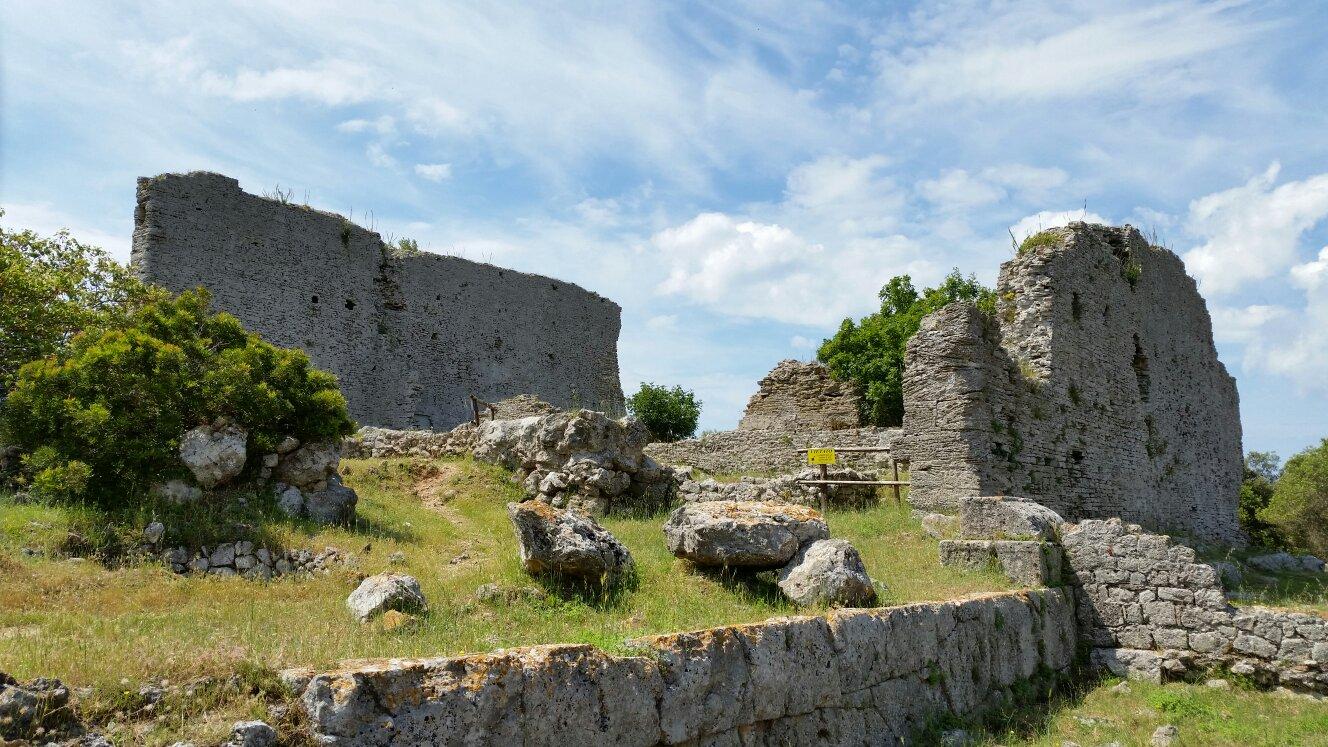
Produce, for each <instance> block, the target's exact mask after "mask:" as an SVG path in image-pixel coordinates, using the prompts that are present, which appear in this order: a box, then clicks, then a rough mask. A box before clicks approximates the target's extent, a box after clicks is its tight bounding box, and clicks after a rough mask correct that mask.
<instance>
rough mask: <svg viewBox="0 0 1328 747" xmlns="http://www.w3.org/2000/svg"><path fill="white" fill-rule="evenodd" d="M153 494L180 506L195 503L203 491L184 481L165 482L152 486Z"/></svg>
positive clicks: (201, 496) (200, 497)
mask: <svg viewBox="0 0 1328 747" xmlns="http://www.w3.org/2000/svg"><path fill="white" fill-rule="evenodd" d="M152 492H153V494H155V495H157V496H159V497H161V498H165V499H166V500H168V501H170V502H171V503H175V504H178V505H181V506H185V505H189V504H191V503H197V502H198V501H199V500H201V499H202V498H203V491H202V490H201V489H199V488H197V487H195V486H193V485H190V484H189V483H187V482H185V481H184V480H167V481H166V482H164V483H158V484H156V485H153V486H152Z"/></svg>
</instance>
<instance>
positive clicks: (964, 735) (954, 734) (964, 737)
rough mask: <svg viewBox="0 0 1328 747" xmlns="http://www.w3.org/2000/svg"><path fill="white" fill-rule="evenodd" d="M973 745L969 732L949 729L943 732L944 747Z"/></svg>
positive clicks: (942, 742) (942, 741) (942, 743)
mask: <svg viewBox="0 0 1328 747" xmlns="http://www.w3.org/2000/svg"><path fill="white" fill-rule="evenodd" d="M970 744H972V740H971V739H969V736H968V732H966V731H964V730H963V729H949V730H947V731H943V732H941V745H942V747H967V746H968V745H970Z"/></svg>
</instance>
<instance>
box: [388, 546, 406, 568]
mask: <svg viewBox="0 0 1328 747" xmlns="http://www.w3.org/2000/svg"><path fill="white" fill-rule="evenodd" d="M387 562H389V563H391V564H392V565H404V564H405V562H406V553H404V552H401V551H400V550H397V551H396V552H394V553H392V554H391V555H388V556H387Z"/></svg>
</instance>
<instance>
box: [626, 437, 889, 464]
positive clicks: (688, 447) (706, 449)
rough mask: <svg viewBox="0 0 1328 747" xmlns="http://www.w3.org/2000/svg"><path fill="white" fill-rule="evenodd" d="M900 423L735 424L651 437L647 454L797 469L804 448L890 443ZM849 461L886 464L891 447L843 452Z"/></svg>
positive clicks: (662, 459)
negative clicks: (677, 436) (696, 434)
mask: <svg viewBox="0 0 1328 747" xmlns="http://www.w3.org/2000/svg"><path fill="white" fill-rule="evenodd" d="M900 432H901V431H900V430H899V429H898V428H877V427H874V426H865V427H862V428H847V429H844V430H836V431H810V432H801V433H789V432H786V431H782V430H759V431H749V430H741V429H740V430H736V431H721V432H719V433H709V434H706V435H704V436H701V437H700V438H688V439H684V440H682V441H675V442H673V443H653V444H650V445H649V446H647V447H646V454H648V455H649V456H650V457H652V458H653V459H654V460H655V461H657V462H659V463H661V464H674V465H688V466H691V467H696V468H697V469H701V470H705V471H706V472H710V473H713V474H724V473H766V472H769V473H784V472H796V471H798V470H800V469H802V468H803V467H805V466H807V455H806V454H804V453H801V452H799V451H798V449H800V448H806V447H809V446H811V447H815V446H886V447H889V446H890V445H891V444H892V443H893V442H894V440H895V439H896V438H897V437H898V436H899V434H900ZM838 461H839V463H840V464H842V465H847V466H850V467H859V468H864V469H872V468H875V469H880V468H882V467H888V466H889V463H890V453H889V452H874V453H866V454H849V453H846V454H840V455H839V459H838Z"/></svg>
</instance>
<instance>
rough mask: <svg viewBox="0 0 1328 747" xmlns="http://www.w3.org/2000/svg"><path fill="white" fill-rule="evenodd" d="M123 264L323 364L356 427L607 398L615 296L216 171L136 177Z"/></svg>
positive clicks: (614, 354)
mask: <svg viewBox="0 0 1328 747" xmlns="http://www.w3.org/2000/svg"><path fill="white" fill-rule="evenodd" d="M133 263H134V265H135V267H136V268H137V270H138V272H139V273H140V275H141V276H142V277H143V278H144V279H145V280H148V281H150V282H153V283H156V284H158V285H161V286H164V287H166V288H168V289H169V290H172V291H175V292H179V291H183V290H186V289H189V288H193V287H195V286H200V285H201V286H205V287H206V288H207V289H208V290H209V291H211V292H212V296H213V301H214V304H215V305H216V307H218V308H220V309H224V310H226V311H229V312H230V313H232V314H234V315H235V316H237V317H239V319H240V320H241V321H242V322H244V324H245V326H246V327H248V328H249V329H252V330H254V331H257V332H259V333H260V334H262V335H263V337H264V338H266V339H268V340H270V341H272V342H274V343H276V344H278V345H282V346H286V347H297V348H301V349H303V350H305V351H306V352H308V353H309V356H310V358H312V359H313V361H314V363H315V364H316V365H318V366H319V367H321V368H324V369H326V370H328V371H331V372H332V373H334V374H336V375H337V377H338V379H340V382H341V388H342V391H343V392H344V393H345V395H346V399H347V401H348V402H349V405H350V411H351V414H352V415H353V416H354V417H355V418H356V420H358V421H359V422H360V423H361V424H362V425H375V426H383V427H389V428H422V429H437V430H442V429H446V428H450V427H452V426H454V425H456V424H458V423H460V422H462V421H464V420H466V419H468V418H469V417H470V414H471V409H470V402H469V396H470V395H472V394H474V395H475V396H478V397H480V398H481V399H485V400H490V401H493V400H498V399H502V398H504V397H510V396H512V395H517V394H534V395H537V396H539V397H540V398H542V399H544V400H547V401H548V402H551V403H553V404H555V405H560V406H563V407H575V406H581V407H589V408H594V409H599V410H604V411H607V412H620V411H621V410H622V407H623V395H622V388H621V384H620V383H619V379H618V333H619V329H620V326H621V322H620V315H621V309H620V308H619V307H618V305H617V304H615V303H613V302H612V301H610V300H609V299H607V298H603V297H601V296H599V295H597V294H595V293H591V292H589V291H586V290H584V289H582V288H579V287H577V286H575V285H572V284H570V283H565V282H562V281H559V280H554V279H551V278H547V277H542V276H539V275H529V274H525V273H521V272H516V271H513V270H508V269H503V268H500V267H494V266H493V265H487V264H481V263H478V262H471V261H468V260H465V259H461V258H458V257H444V256H439V255H434V254H419V255H413V256H395V255H394V254H392V253H391V252H390V251H389V248H388V247H387V246H386V245H385V244H384V243H383V240H382V238H381V237H380V236H379V235H378V234H377V233H374V232H373V231H368V230H366V229H364V228H361V227H360V226H357V225H355V224H353V223H351V222H350V221H349V220H347V219H346V218H344V217H342V216H340V215H335V214H332V213H325V212H322V211H318V210H312V209H309V208H308V207H304V206H297V205H291V204H286V203H285V202H280V201H276V200H270V199H265V198H262V197H257V196H255V195H250V194H246V193H245V192H243V191H242V190H241V189H240V185H239V182H237V181H236V180H234V179H231V178H229V177H226V176H222V175H220V174H212V173H205V172H194V173H190V174H164V175H161V176H157V177H152V178H143V179H139V181H138V206H137V209H136V210H135V212H134V245H133Z"/></svg>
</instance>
